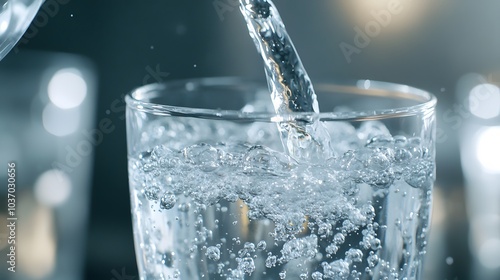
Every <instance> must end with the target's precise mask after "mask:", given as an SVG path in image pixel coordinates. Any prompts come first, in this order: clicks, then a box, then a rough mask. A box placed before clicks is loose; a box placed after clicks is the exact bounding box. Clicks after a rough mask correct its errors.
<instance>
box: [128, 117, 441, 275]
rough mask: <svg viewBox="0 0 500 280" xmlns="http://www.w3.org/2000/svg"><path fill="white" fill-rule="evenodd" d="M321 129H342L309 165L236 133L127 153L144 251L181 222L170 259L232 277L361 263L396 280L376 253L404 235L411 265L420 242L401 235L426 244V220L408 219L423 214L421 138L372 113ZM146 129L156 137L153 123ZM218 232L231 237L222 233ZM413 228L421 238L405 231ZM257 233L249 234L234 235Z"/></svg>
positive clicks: (429, 161)
mask: <svg viewBox="0 0 500 280" xmlns="http://www.w3.org/2000/svg"><path fill="white" fill-rule="evenodd" d="M162 125H163V126H165V125H167V122H165V121H163V122H162ZM252 125H253V126H255V124H252ZM168 126H169V127H174V126H175V127H178V128H179V129H182V132H183V133H185V132H186V130H187V131H191V130H192V131H203V130H205V131H209V132H210V133H215V132H214V131H217V133H222V134H223V133H226V132H224V131H223V130H224V129H218V128H217V127H208V128H200V127H196V125H195V124H184V125H182V124H179V123H178V124H168ZM254 128H255V129H257V128H256V127H254ZM326 128H327V129H337V130H340V129H342V130H343V131H344V133H345V137H343V139H338V141H337V140H336V141H334V142H333V143H334V144H332V147H331V148H332V150H334V151H335V152H334V153H332V157H331V158H329V159H328V160H326V161H319V162H315V163H314V164H311V163H304V162H299V161H296V160H295V159H294V158H292V157H290V156H288V155H287V154H285V153H283V152H280V151H278V150H276V149H275V148H270V146H267V145H264V144H265V143H260V144H250V143H249V142H246V141H245V140H238V141H236V142H232V141H227V142H224V143H213V142H209V141H207V142H204V141H198V142H193V141H191V142H192V144H189V145H187V146H181V145H178V144H176V141H184V139H182V138H181V139H180V140H175V141H174V140H173V138H172V139H171V140H172V142H170V143H168V146H167V145H163V144H159V145H157V146H155V147H153V148H152V149H150V150H147V151H144V152H142V153H140V154H138V155H137V156H136V157H131V158H130V161H129V169H130V180H131V186H132V188H133V190H134V193H135V197H136V199H137V202H136V203H135V204H136V207H137V208H136V210H135V211H136V212H138V213H147V212H149V213H150V214H148V215H150V217H151V219H146V218H145V219H144V220H143V222H142V223H143V225H142V227H144V228H148V229H149V230H148V232H147V233H146V234H145V235H144V237H141V238H143V239H142V240H143V242H144V244H149V245H148V246H147V247H146V246H143V248H149V249H148V250H149V251H147V252H146V250H145V249H143V250H144V253H145V254H148V255H149V254H151V251H154V250H156V249H155V248H157V246H158V245H157V244H164V242H166V241H165V240H168V239H165V236H166V233H165V232H172V233H174V232H179V231H182V232H185V233H184V234H183V236H175V238H177V239H176V241H174V242H175V244H176V245H175V246H174V247H172V248H169V250H170V251H171V252H172V256H173V254H174V253H175V255H176V259H177V260H180V259H189V260H193V261H194V260H199V259H202V258H205V259H204V260H205V262H206V270H205V271H204V272H203V274H204V275H212V274H214V275H215V274H217V275H219V276H220V277H223V279H238V280H241V279H259V277H260V276H259V275H261V273H264V274H265V275H268V276H269V277H271V278H273V279H278V278H280V279H285V278H287V279H288V278H290V279H351V278H352V279H356V278H359V275H360V273H367V274H369V275H372V274H373V273H377V275H379V276H381V277H382V276H383V277H389V278H388V279H397V278H394V275H396V274H397V275H407V274H404V273H401V271H396V272H395V271H393V269H394V267H397V266H398V265H399V263H391V262H390V260H386V259H384V256H383V254H382V252H383V251H384V250H385V249H386V247H387V248H391V246H392V247H394V246H402V245H401V244H403V245H404V246H405V250H407V251H406V252H410V253H409V254H406V253H405V254H404V255H403V256H402V257H403V258H404V259H402V260H401V261H402V262H404V263H408V267H407V268H405V269H406V271H410V272H411V271H415V269H414V267H416V266H418V264H419V259H418V257H415V255H418V254H419V252H421V251H425V249H424V248H425V246H424V245H419V246H420V247H418V248H417V247H414V246H416V245H414V244H412V242H419V244H424V243H425V242H422V240H425V236H426V235H425V232H426V227H425V226H424V227H418V224H419V221H422V219H424V218H425V217H426V216H427V215H428V213H427V212H425V211H428V208H426V207H427V205H428V202H427V201H428V199H430V195H429V191H430V188H431V186H432V183H433V179H434V163H433V155H432V153H431V152H430V151H429V150H428V149H427V148H426V145H427V144H426V143H424V142H423V141H422V140H421V139H419V138H416V137H411V138H407V137H404V136H394V137H393V136H391V135H390V134H388V132H387V129H385V127H383V125H381V124H380V123H378V122H369V123H368V124H363V125H361V126H360V127H359V128H357V129H356V128H354V127H353V126H351V125H350V124H347V123H339V124H338V125H326ZM226 129H229V130H231V129H233V128H226ZM162 133H164V134H167V135H166V137H173V136H174V135H178V134H177V133H176V132H175V131H174V132H172V131H168V130H163V132H162ZM156 137H160V138H162V137H163V136H161V135H160V132H158V135H156ZM193 137H196V138H197V139H201V138H200V137H201V136H193ZM238 137H242V138H246V137H248V135H241V134H240V135H239V136H238ZM191 140H192V139H191ZM262 141H265V139H264V138H263V139H262ZM410 198H411V199H412V200H409V201H414V202H411V203H410V204H407V205H405V206H404V207H406V208H408V209H410V210H411V211H410V210H408V212H405V213H401V214H399V213H400V212H401V210H402V209H401V208H400V207H402V206H397V205H399V204H398V203H400V202H399V201H403V200H408V199H410ZM384 201H385V202H384ZM387 207H388V208H387ZM386 208H387V209H386ZM210 209H216V210H215V211H216V213H217V214H216V215H218V216H217V218H215V217H214V216H213V215H214V214H210V215H208V214H207V213H209V212H207V211H209V210H210ZM210 211H212V210H210ZM404 211H406V210H404ZM417 213H418V214H417ZM144 215H145V214H144ZM145 217H146V215H145ZM153 217H154V218H153ZM159 217H161V218H159ZM167 217H168V218H167ZM415 217H418V219H416V218H415ZM161 219H165V220H167V221H168V222H167V223H166V224H165V226H164V225H161V224H158V223H156V222H155V221H160V220H161ZM384 219H389V220H390V221H391V222H389V220H387V221H386V220H384ZM419 219H420V220H419ZM221 221H223V222H221ZM396 221H399V223H397V222H396ZM379 223H382V224H379ZM422 223H424V225H425V224H426V223H428V221H424V222H422ZM157 226H159V227H160V228H161V227H163V229H162V230H158V229H156V227H157ZM230 229H231V230H233V229H234V230H235V232H234V233H233V232H231V230H230ZM224 231H225V232H226V234H230V235H222V236H221V234H222V233H223V232H224ZM417 231H421V232H422V234H421V235H422V236H423V237H422V238H419V239H417V240H413V239H412V236H414V235H415V234H416V232H417ZM258 232H260V233H259V234H260V236H259V238H258V239H255V240H253V239H248V238H244V237H243V236H244V235H245V234H250V236H252V234H257V233H258ZM264 233H265V234H264ZM395 233H397V234H398V236H400V237H397V238H395V237H394V234H395ZM242 234H243V235H242ZM262 234H264V235H262ZM398 238H401V239H398ZM396 240H402V241H401V242H402V243H401V244H400V243H394V242H395V241H396ZM216 241H217V242H216ZM169 242H170V241H169ZM392 243H394V244H392ZM162 246H164V245H162ZM172 246H173V245H172ZM412 246H413V247H412ZM175 248H177V249H175ZM183 248H184V249H183ZM410 248H417V249H418V250H417V249H412V250H413V251H408V250H410ZM172 259H173V258H170V259H169V258H163V259H162V258H160V259H159V260H161V261H159V263H161V264H162V265H163V267H168V268H169V269H174V268H175V269H180V270H179V271H182V269H181V267H182V265H181V264H179V262H173V261H171V260H172ZM147 260H148V263H149V262H150V263H155V262H156V261H155V260H153V259H150V258H147ZM413 263H414V264H413ZM292 264H293V265H292ZM285 268H286V269H285ZM190 269H191V270H192V269H193V268H190ZM170 271H173V270H170ZM410 272H408V273H410ZM183 273H185V272H183ZM201 273H202V272H200V274H201ZM169 275H173V274H169ZM271 275H274V276H271ZM252 277H256V278H252ZM391 277H392V278H391ZM408 279H411V277H409V278H408Z"/></svg>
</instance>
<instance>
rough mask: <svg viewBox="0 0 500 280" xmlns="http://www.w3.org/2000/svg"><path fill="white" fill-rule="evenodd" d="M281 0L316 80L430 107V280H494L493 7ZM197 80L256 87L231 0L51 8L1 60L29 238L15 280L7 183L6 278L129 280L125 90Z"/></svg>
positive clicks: (8, 131)
mask: <svg viewBox="0 0 500 280" xmlns="http://www.w3.org/2000/svg"><path fill="white" fill-rule="evenodd" d="M4 2H5V1H0V4H3V3H4ZM275 3H276V5H277V6H278V8H279V9H280V12H281V15H282V18H283V20H284V21H285V24H286V26H287V29H288V31H289V33H290V35H291V36H292V38H293V39H294V43H295V46H296V48H297V49H298V51H299V53H300V55H301V58H302V61H303V63H304V65H305V67H306V68H307V69H308V72H309V75H310V76H311V78H312V80H313V82H314V81H315V80H320V81H321V80H323V81H324V80H330V81H331V80H333V81H335V80H339V81H341V80H353V79H373V80H382V81H388V82H395V83H402V84H408V85H411V86H415V87H418V88H422V89H425V90H427V91H430V92H432V93H434V94H435V95H436V96H437V97H438V100H439V105H438V112H437V119H438V130H437V142H438V146H437V150H438V154H437V173H438V174H437V182H436V185H435V190H434V211H433V225H432V233H431V237H430V240H429V250H428V255H427V263H426V277H425V279H450V280H451V279H460V280H461V279H486V280H488V279H500V90H499V86H500V51H499V50H500V16H499V14H500V2H499V1H496V0H419V1H411V0H370V1H367V0H350V1H305V0H286V1H285V0H275ZM1 28H2V26H1V25H0V31H1ZM206 76H244V77H250V78H256V79H261V80H264V72H263V67H262V63H261V60H260V57H259V56H258V55H257V53H256V51H255V49H254V46H253V43H252V41H251V39H250V37H249V36H248V33H247V31H246V27H245V24H244V21H243V19H242V17H241V15H240V13H239V10H238V8H237V1H236V0H209V1H195V0H184V1H167V0H144V1H141V2H138V1H120V2H117V1H95V0H86V1H82V0H46V1H45V3H44V4H43V5H42V7H41V9H40V10H39V12H38V14H37V16H36V17H35V20H34V21H33V23H32V24H31V26H30V27H29V28H28V30H27V32H26V33H25V35H24V37H23V38H22V39H21V40H20V41H19V43H18V44H17V46H16V47H15V48H14V49H13V50H12V51H11V52H10V54H8V55H7V56H6V57H5V58H4V59H3V60H2V61H1V62H0V92H1V96H2V98H3V101H2V102H1V104H2V105H1V106H0V131H1V132H0V161H1V162H0V163H1V164H2V166H3V167H2V168H1V170H4V171H2V172H0V180H1V182H6V181H7V177H6V176H7V174H6V171H5V170H6V163H7V162H8V161H16V163H17V165H18V170H17V173H18V187H17V194H18V199H19V200H18V202H17V208H18V209H17V211H18V215H25V216H24V217H26V218H23V220H20V221H19V228H18V238H22V239H23V242H24V244H28V245H24V246H25V248H24V249H23V248H19V251H18V254H19V262H21V261H22V259H23V256H22V255H23V253H22V251H20V250H25V252H26V253H25V254H24V263H25V264H26V265H24V267H21V265H20V267H19V270H20V273H17V274H16V276H17V278H12V274H6V273H5V270H4V266H5V261H4V258H5V256H6V254H7V244H6V237H7V232H6V231H5V225H4V223H5V221H6V208H7V207H6V206H4V201H6V195H7V192H6V188H5V187H2V189H1V190H0V196H1V199H2V202H1V203H0V205H2V208H1V209H0V218H1V219H0V225H1V226H2V230H1V231H0V251H1V253H2V254H1V256H0V259H1V260H2V262H1V263H2V271H1V272H0V278H1V279H69V280H71V279H115V280H121V279H129V280H130V279H138V278H137V275H138V273H137V266H136V262H135V255H134V248H133V237H132V225H131V216H130V204H129V203H130V202H129V192H128V182H127V154H126V138H125V122H124V101H123V96H124V94H126V93H128V92H130V91H131V90H132V89H133V88H135V87H138V86H141V85H144V84H147V83H153V82H162V81H168V80H173V79H182V78H192V77H206ZM68 91H70V92H71V93H72V95H71V96H72V97H71V98H69V99H68V98H66V97H65V95H64V94H63V93H61V92H68ZM54 182H57V183H54ZM2 184H3V185H5V184H4V183H2ZM54 186H56V187H54ZM54 188H56V189H54ZM54 193H58V194H59V195H58V196H57V197H54V195H52V194H54ZM21 232H22V233H23V234H24V233H25V234H24V235H23V236H21ZM20 243H21V242H20ZM21 244H23V243H21ZM19 246H21V245H19ZM4 252H5V254H4ZM41 268H43V269H41Z"/></svg>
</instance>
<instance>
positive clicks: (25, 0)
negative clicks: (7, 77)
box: [0, 0, 44, 60]
mask: <svg viewBox="0 0 500 280" xmlns="http://www.w3.org/2000/svg"><path fill="white" fill-rule="evenodd" d="M43 1H44V0H0V60H2V58H3V57H4V56H6V55H7V53H9V51H10V50H11V49H12V48H13V47H14V46H15V45H16V43H17V41H19V39H21V37H22V36H23V34H24V32H25V31H26V29H28V27H29V25H30V23H31V21H32V20H33V18H34V17H35V15H36V13H37V11H38V9H39V8H40V6H41V5H42V3H43Z"/></svg>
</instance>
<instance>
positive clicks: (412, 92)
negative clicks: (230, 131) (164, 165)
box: [125, 77, 437, 122]
mask: <svg viewBox="0 0 500 280" xmlns="http://www.w3.org/2000/svg"><path fill="white" fill-rule="evenodd" d="M242 83H244V84H247V85H255V86H259V87H261V88H263V89H266V90H267V86H265V84H264V83H259V82H256V81H255V80H251V79H246V78H240V77H208V78H190V79H180V80H171V81H167V82H163V83H153V84H148V85H144V86H141V87H138V88H136V89H134V90H132V91H131V92H129V93H128V94H126V96H125V102H126V104H127V107H129V108H131V109H133V110H137V111H140V112H144V113H149V114H153V115H158V116H184V117H198V118H206V119H221V120H252V121H256V120H266V121H269V120H271V121H273V122H274V121H276V122H282V121H287V120H297V119H310V118H313V117H314V118H319V119H320V120H321V121H341V120H344V121H367V120H379V119H389V118H400V117H409V116H415V115H417V114H422V113H427V112H430V111H432V110H433V109H435V107H436V104H437V98H436V97H435V96H434V95H433V94H431V93H429V92H427V91H424V90H421V89H418V88H415V87H411V86H407V85H403V84H397V83H391V82H381V81H374V80H357V81H354V82H351V83H348V82H345V83H337V82H327V83H315V86H314V88H315V90H316V91H317V92H318V91H322V90H328V91H340V92H344V93H348V94H353V95H369V96H378V97H391V96H392V97H398V98H402V99H407V100H414V101H417V102H419V103H418V104H416V105H411V106H403V107H397V108H388V109H379V110H364V111H348V112H323V111H322V112H320V113H312V112H292V113H287V114H286V115H277V114H276V113H274V112H242V111H239V110H218V109H205V108H192V107H181V106H173V105H167V104H157V103H153V102H149V101H144V100H145V99H148V98H149V99H151V98H154V97H157V96H159V94H160V92H161V91H164V90H167V89H168V88H169V87H173V86H182V85H184V86H187V85H189V84H191V85H194V84H200V85H204V86H224V85H226V86H230V85H238V84H242Z"/></svg>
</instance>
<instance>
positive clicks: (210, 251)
mask: <svg viewBox="0 0 500 280" xmlns="http://www.w3.org/2000/svg"><path fill="white" fill-rule="evenodd" d="M206 256H207V257H208V258H209V259H211V260H213V261H218V260H219V259H220V250H219V248H217V247H215V246H210V247H208V248H207V252H206Z"/></svg>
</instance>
